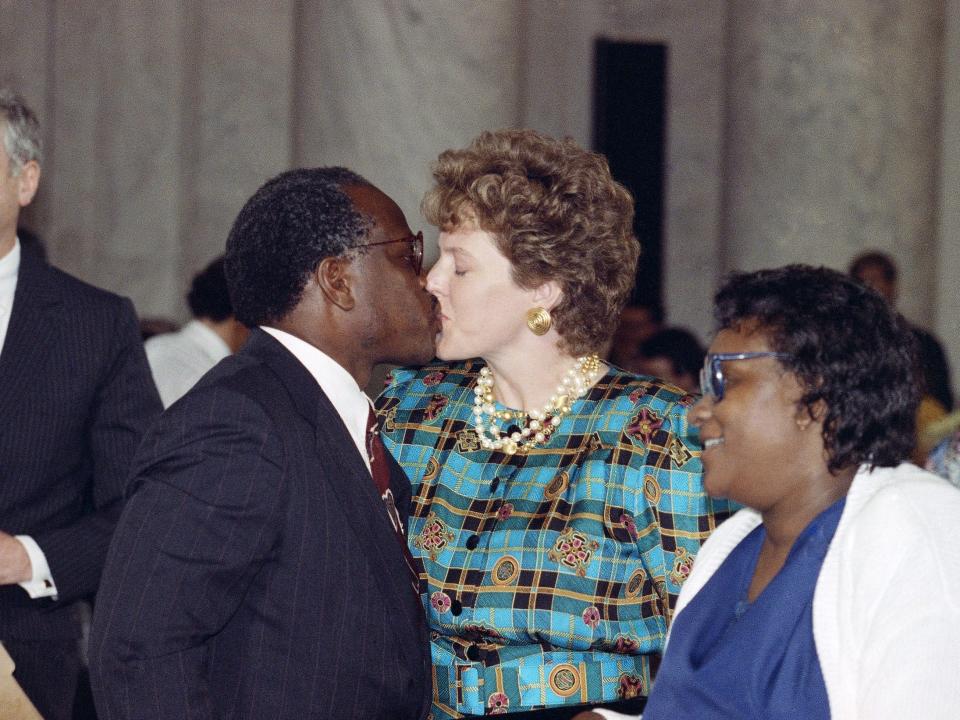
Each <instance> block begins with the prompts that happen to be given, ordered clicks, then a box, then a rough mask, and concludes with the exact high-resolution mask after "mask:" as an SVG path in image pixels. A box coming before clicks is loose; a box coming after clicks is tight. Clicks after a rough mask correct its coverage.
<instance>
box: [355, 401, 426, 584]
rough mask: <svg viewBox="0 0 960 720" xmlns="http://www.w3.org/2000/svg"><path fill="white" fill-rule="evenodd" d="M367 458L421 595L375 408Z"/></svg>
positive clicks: (369, 418) (369, 425)
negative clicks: (394, 493) (391, 487)
mask: <svg viewBox="0 0 960 720" xmlns="http://www.w3.org/2000/svg"><path fill="white" fill-rule="evenodd" d="M367 457H369V458H370V474H371V475H373V482H374V484H375V485H376V486H377V491H378V492H379V493H380V498H381V499H382V500H383V505H384V508H385V509H386V511H387V517H389V518H390V524H391V525H392V526H393V532H394V535H396V538H397V541H398V542H399V543H400V547H401V548H402V549H403V558H404V560H406V561H407V569H408V570H409V571H410V575H411V578H412V581H413V589H414V591H415V592H416V593H417V594H418V595H419V593H420V590H419V581H420V576H419V574H418V573H417V571H416V569H415V567H416V566H415V565H414V563H413V556H412V555H410V548H408V547H407V538H406V537H405V535H404V529H403V523H402V522H401V520H400V513H399V512H397V506H396V503H395V502H394V500H393V491H392V490H391V489H390V468H389V466H388V465H387V448H385V447H384V445H383V440H381V439H380V432H379V430H378V428H377V416H376V414H374V412H373V408H370V413H369V414H368V415H367Z"/></svg>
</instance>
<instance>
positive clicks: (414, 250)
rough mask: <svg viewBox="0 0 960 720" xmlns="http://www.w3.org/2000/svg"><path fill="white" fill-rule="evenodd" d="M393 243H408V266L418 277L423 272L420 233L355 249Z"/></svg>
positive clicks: (367, 244) (421, 238) (421, 237)
mask: <svg viewBox="0 0 960 720" xmlns="http://www.w3.org/2000/svg"><path fill="white" fill-rule="evenodd" d="M394 243H408V244H409V245H410V254H409V255H407V260H409V261H410V265H411V267H412V268H413V272H414V273H416V274H417V275H419V274H420V271H421V270H423V233H422V232H418V233H417V234H416V235H407V236H406V237H402V238H397V239H396V240H384V241H382V242H375V243H365V244H364V245H357V247H375V246H377V245H393V244H394Z"/></svg>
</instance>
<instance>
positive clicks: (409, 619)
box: [90, 330, 431, 720]
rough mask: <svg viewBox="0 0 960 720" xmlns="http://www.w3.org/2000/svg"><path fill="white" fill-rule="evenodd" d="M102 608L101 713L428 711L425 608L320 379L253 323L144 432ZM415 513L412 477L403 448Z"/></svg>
mask: <svg viewBox="0 0 960 720" xmlns="http://www.w3.org/2000/svg"><path fill="white" fill-rule="evenodd" d="M134 472H135V478H134V479H133V480H132V482H131V485H130V493H131V497H130V498H129V500H128V502H127V504H126V507H125V508H124V512H123V517H122V518H121V520H120V522H119V524H118V527H117V532H116V534H115V536H114V541H113V544H112V546H111V548H110V554H109V557H108V559H107V566H106V569H105V571H104V577H103V583H102V587H101V591H100V595H99V599H98V603H97V608H96V612H95V615H94V622H93V632H92V637H91V643H90V656H91V657H90V661H91V680H92V683H93V688H94V697H95V699H96V702H97V709H98V712H99V714H100V718H101V720H119V719H121V718H123V719H128V718H145V719H146V718H150V719H156V718H170V719H173V718H176V719H177V720H181V719H183V720H187V719H195V718H205V719H206V718H250V719H251V720H261V719H265V718H290V719H291V720H294V719H296V720H305V719H306V718H330V719H331V720H347V719H349V718H356V719H357V720H361V719H362V720H377V719H378V718H382V719H384V720H386V719H387V718H389V719H390V720H404V719H407V718H409V719H411V720H413V719H419V718H423V717H425V715H426V713H427V712H428V710H429V703H430V693H431V686H430V655H429V647H428V640H427V632H426V627H425V621H424V617H423V609H422V606H421V605H420V602H419V599H418V598H417V597H416V595H415V593H414V591H413V588H412V587H411V583H410V578H409V573H408V571H407V568H406V565H405V563H404V559H403V555H402V554H401V548H400V544H399V543H398V542H397V539H396V537H395V535H394V532H393V529H392V527H391V525H390V521H389V520H388V518H387V515H386V512H385V510H384V507H383V502H382V501H381V499H380V496H379V493H378V492H377V490H376V487H375V486H374V483H373V480H372V479H371V477H370V473H369V471H368V470H367V468H366V466H365V464H364V462H363V460H362V458H361V457H360V455H359V453H358V452H357V448H356V445H355V444H354V442H353V440H352V439H351V437H350V435H349V434H348V432H347V429H346V428H345V427H344V425H343V423H342V421H341V420H340V417H339V415H338V414H337V412H336V410H335V409H334V408H333V406H332V405H331V404H330V402H329V400H328V399H327V398H326V396H325V395H324V394H323V392H322V391H321V390H320V387H319V385H318V384H317V382H316V380H314V378H313V377H312V376H311V375H310V373H309V372H308V371H307V370H306V368H304V366H303V365H302V364H301V363H300V362H299V361H298V360H297V359H296V358H295V357H294V356H293V355H292V354H290V353H289V352H288V351H287V350H286V349H285V348H284V347H283V346H282V345H281V344H280V343H279V342H277V341H276V340H275V339H274V338H272V337H270V336H269V335H268V334H267V333H264V332H263V331H259V330H257V331H254V333H253V335H252V336H251V339H250V341H249V342H248V343H247V345H246V346H245V347H244V349H243V350H242V351H240V353H238V354H237V355H234V356H231V357H229V358H227V359H225V360H223V361H222V362H221V363H220V364H219V365H218V366H217V367H216V368H214V369H213V370H212V371H210V372H209V373H208V374H207V375H206V376H205V377H204V378H203V379H202V380H201V381H200V382H199V383H198V384H197V386H195V387H194V388H193V389H192V390H191V391H190V392H189V393H187V395H186V396H185V397H184V398H182V399H181V400H179V401H178V402H177V403H175V404H174V405H173V406H171V407H170V408H169V409H168V410H167V412H166V413H165V414H164V415H163V416H162V418H161V419H160V421H159V422H158V423H157V424H156V425H155V426H154V427H153V428H152V430H151V431H150V432H149V433H148V435H147V437H146V438H145V440H144V443H143V445H142V446H141V448H140V451H139V452H138V455H137V460H136V462H135V470H134ZM391 486H392V489H393V492H394V495H395V497H396V502H397V509H398V510H399V512H400V514H401V517H402V518H403V519H404V521H406V516H407V513H408V510H409V503H410V488H409V483H408V481H407V479H406V476H405V475H404V474H403V472H402V471H401V470H400V468H399V467H398V466H397V465H396V464H395V463H393V462H392V459H391Z"/></svg>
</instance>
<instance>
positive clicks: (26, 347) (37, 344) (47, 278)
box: [0, 250, 62, 417]
mask: <svg viewBox="0 0 960 720" xmlns="http://www.w3.org/2000/svg"><path fill="white" fill-rule="evenodd" d="M61 304H62V302H61V300H60V298H59V295H58V294H57V292H56V287H55V286H54V278H53V276H52V273H51V272H50V269H49V267H48V266H47V265H46V263H44V262H43V261H42V260H41V259H40V258H37V257H35V255H34V254H33V253H32V252H30V251H26V250H21V254H20V269H19V271H18V272H17V289H16V291H15V292H14V295H13V309H12V311H11V313H10V324H9V325H8V326H7V336H6V339H5V340H4V343H3V350H2V351H0V417H3V416H4V415H6V414H7V412H6V411H7V408H8V407H9V406H10V404H11V403H15V402H18V401H19V398H20V397H21V394H22V393H23V392H28V391H29V390H30V388H31V386H32V384H33V383H34V382H35V378H36V376H37V368H39V367H42V359H43V357H44V356H45V355H46V353H47V350H48V346H49V345H50V342H51V340H52V338H53V336H54V328H55V326H56V324H57V322H59V320H60V318H58V316H57V313H56V309H57V308H58V307H59V306H60V305H61Z"/></svg>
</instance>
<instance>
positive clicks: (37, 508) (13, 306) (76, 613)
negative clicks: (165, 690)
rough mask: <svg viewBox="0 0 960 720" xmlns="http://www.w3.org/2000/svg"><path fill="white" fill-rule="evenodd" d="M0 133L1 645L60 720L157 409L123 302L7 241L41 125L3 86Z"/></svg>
mask: <svg viewBox="0 0 960 720" xmlns="http://www.w3.org/2000/svg"><path fill="white" fill-rule="evenodd" d="M0 137H2V143H0V347H2V352H0V416H2V417H3V422H2V424H0V479H2V482H0V643H3V645H4V647H5V648H6V650H7V652H9V654H10V655H11V657H12V658H13V661H14V663H15V664H16V670H15V671H14V679H15V680H17V682H19V684H20V685H21V686H22V687H23V689H24V690H25V691H26V693H27V695H28V696H29V698H30V699H31V701H32V702H33V704H34V705H36V707H37V709H38V710H39V711H40V713H41V715H43V717H45V718H47V720H58V719H66V718H69V717H70V716H71V713H72V708H73V703H74V695H75V694H76V689H77V685H78V681H79V678H80V675H81V665H82V661H81V653H80V647H79V644H78V640H79V638H80V636H81V627H82V615H81V603H83V601H85V600H86V599H88V598H90V597H91V596H92V595H93V594H94V593H95V592H96V590H97V587H98V584H99V581H100V572H101V569H102V567H103V563H104V559H105V557H106V554H107V546H108V545H109V543H110V538H111V536H112V534H113V529H114V525H115V523H116V519H117V516H118V515H119V513H120V508H121V505H122V500H123V491H124V488H125V487H126V479H127V473H128V472H129V470H130V462H131V459H132V458H133V453H134V450H136V447H137V445H138V444H139V442H140V438H141V435H142V434H143V432H144V431H145V430H146V429H147V427H148V426H149V424H150V423H151V422H152V421H153V419H154V418H155V417H156V416H157V415H158V414H159V412H160V410H161V407H160V399H159V398H158V397H157V391H156V388H155V387H154V385H153V380H152V379H151V378H150V369H149V368H148V367H147V359H146V356H145V355H144V352H143V343H142V342H141V340H140V333H139V330H138V327H137V316H136V313H135V312H134V309H133V304H132V303H131V302H130V301H129V300H127V299H126V298H121V297H118V296H117V295H114V294H113V293H109V292H106V291H104V290H100V289H98V288H94V287H92V286H90V285H87V284H86V283H84V282H81V281H80V280H78V279H76V278H74V277H71V276H70V275H67V274H66V273H64V272H61V271H60V270H58V269H56V268H54V267H52V266H51V265H48V264H47V262H46V261H45V259H44V257H43V254H42V253H41V252H39V251H38V249H37V247H36V246H31V245H27V244H24V243H23V242H21V240H20V239H19V238H18V232H17V219H18V217H19V214H20V211H21V209H22V208H24V207H26V206H27V205H29V204H30V202H31V201H32V200H33V198H34V195H35V194H36V192H37V187H38V184H39V182H40V172H41V165H40V164H41V144H40V126H39V123H38V121H37V118H36V116H35V115H34V113H33V112H32V111H31V110H30V108H29V107H28V106H27V105H26V103H25V102H24V101H23V99H22V98H21V97H19V96H18V95H16V94H15V93H13V92H11V91H10V90H6V89H2V88H0ZM0 715H2V708H0Z"/></svg>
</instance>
